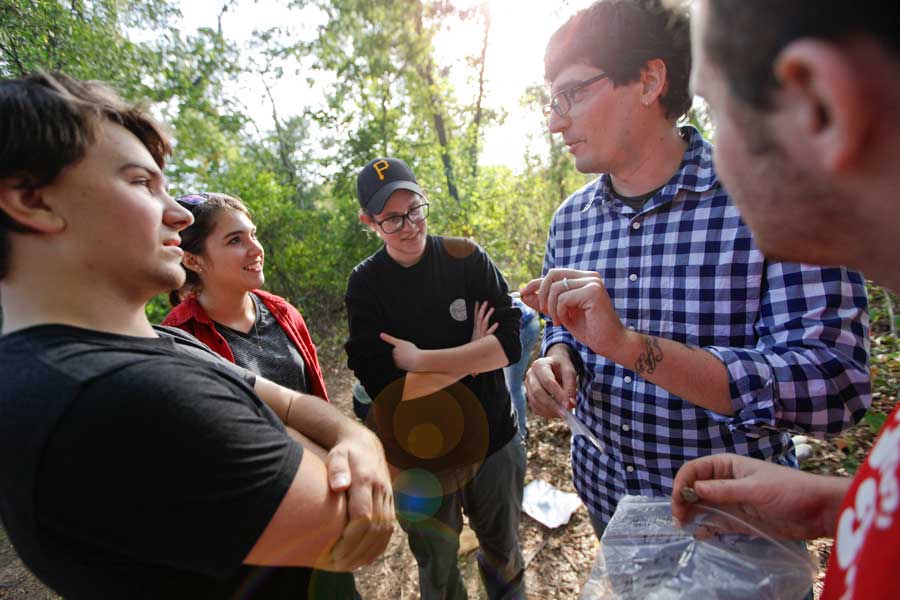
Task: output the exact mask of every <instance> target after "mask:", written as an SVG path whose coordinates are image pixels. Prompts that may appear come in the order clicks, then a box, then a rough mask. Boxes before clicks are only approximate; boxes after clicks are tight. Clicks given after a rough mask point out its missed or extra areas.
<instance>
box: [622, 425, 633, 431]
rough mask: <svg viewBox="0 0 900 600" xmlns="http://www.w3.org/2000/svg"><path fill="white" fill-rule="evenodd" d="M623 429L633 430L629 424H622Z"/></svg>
mask: <svg viewBox="0 0 900 600" xmlns="http://www.w3.org/2000/svg"><path fill="white" fill-rule="evenodd" d="M622 431H631V427H629V426H628V425H622Z"/></svg>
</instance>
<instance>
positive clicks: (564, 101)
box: [543, 73, 609, 117]
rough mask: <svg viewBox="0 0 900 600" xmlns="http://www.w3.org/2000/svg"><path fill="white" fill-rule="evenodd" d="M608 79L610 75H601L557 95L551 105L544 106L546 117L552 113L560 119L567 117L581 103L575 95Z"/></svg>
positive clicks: (551, 100)
mask: <svg viewBox="0 0 900 600" xmlns="http://www.w3.org/2000/svg"><path fill="white" fill-rule="evenodd" d="M607 77H609V73H600V74H599V75H597V76H596V77H591V78H590V79H585V80H584V81H581V82H579V83H576V84H575V85H573V86H572V87H570V88H569V89H567V90H563V91H561V92H560V93H558V94H556V95H555V96H553V97H552V98H551V99H550V104H545V105H544V109H543V113H544V116H545V117H549V116H550V113H551V112H555V113H556V114H557V115H558V116H560V117H564V116H566V115H567V114H568V112H569V111H570V110H572V105H573V104H577V103H578V102H579V101H580V98H579V99H576V98H575V94H577V93H578V92H580V91H581V90H583V89H584V88H586V87H587V86H589V85H591V84H592V83H597V82H598V81H600V80H601V79H606V78H607Z"/></svg>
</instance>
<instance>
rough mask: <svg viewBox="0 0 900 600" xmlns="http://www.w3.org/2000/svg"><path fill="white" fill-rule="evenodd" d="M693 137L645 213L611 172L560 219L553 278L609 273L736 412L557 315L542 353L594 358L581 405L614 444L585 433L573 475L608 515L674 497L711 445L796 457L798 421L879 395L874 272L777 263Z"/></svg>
mask: <svg viewBox="0 0 900 600" xmlns="http://www.w3.org/2000/svg"><path fill="white" fill-rule="evenodd" d="M682 134H683V136H684V138H685V140H686V141H687V142H688V148H687V151H686V153H685V155H684V160H683V161H682V163H681V166H680V167H679V169H678V171H677V172H676V173H675V175H674V176H673V177H672V178H671V179H670V180H669V182H668V183H667V184H666V185H665V186H664V187H663V188H662V189H660V190H659V191H658V192H657V193H656V194H655V195H654V196H653V198H651V199H650V200H648V201H647V202H646V203H645V204H644V206H643V208H642V209H641V210H640V212H635V211H634V210H632V209H631V208H629V207H628V206H626V205H625V204H624V203H622V202H621V201H620V200H619V199H617V198H616V197H615V196H614V195H613V192H612V187H611V185H610V178H609V176H608V175H602V176H601V177H600V178H598V179H597V180H595V181H593V182H591V183H590V184H588V185H586V186H585V187H584V188H582V189H581V190H579V191H577V192H576V193H575V194H573V195H572V196H571V197H569V198H568V199H567V200H566V201H565V202H564V203H563V205H562V206H561V207H560V208H559V209H558V210H557V211H556V214H555V215H554V217H553V222H552V224H551V225H550V236H549V239H548V241H547V253H546V256H545V258H544V273H546V272H547V271H548V270H549V269H551V268H554V267H564V268H572V269H582V270H587V271H596V272H598V273H599V274H600V275H601V276H602V277H603V279H604V283H605V285H606V288H607V290H608V291H609V295H610V298H611V299H612V302H613V305H614V306H615V307H616V311H617V312H618V314H619V317H620V318H621V319H622V322H623V323H624V324H625V325H626V326H627V327H629V328H633V329H635V330H636V331H639V332H641V333H645V334H649V335H653V336H659V337H662V338H666V339H670V340H675V341H678V342H682V343H685V344H688V345H690V346H694V347H700V348H703V349H704V350H706V351H708V352H711V353H713V354H714V355H715V356H717V357H718V358H719V359H720V360H721V361H722V362H723V363H724V364H725V366H726V367H727V369H728V374H729V378H730V389H731V399H732V404H733V406H734V410H735V414H734V415H733V416H723V415H720V414H717V413H713V412H712V411H709V410H706V409H703V408H699V407H697V406H695V405H693V404H691V403H689V402H686V401H684V400H682V399H681V398H679V397H677V396H674V395H672V394H670V393H669V392H667V391H666V390H664V389H662V388H660V387H657V386H656V385H654V384H652V383H650V382H648V381H645V380H644V379H642V378H641V376H640V375H638V374H636V373H635V372H634V371H633V370H631V369H629V368H627V367H626V366H622V365H619V364H616V363H614V362H612V361H609V360H607V359H605V358H603V357H602V356H598V355H596V354H594V353H593V352H592V351H591V350H590V349H589V348H588V347H587V346H586V345H584V344H582V343H579V342H577V341H576V340H575V339H574V338H573V337H572V335H571V334H570V333H569V332H568V331H566V329H565V328H563V327H561V326H554V325H552V324H548V327H547V329H546V331H545V333H544V340H543V345H542V351H543V352H546V351H547V348H548V347H549V346H551V345H553V344H558V343H564V344H567V345H569V346H570V347H571V348H573V349H574V350H575V351H576V352H577V353H578V355H579V356H580V357H581V361H582V362H583V366H584V370H583V373H582V377H581V379H580V385H579V391H578V398H577V401H578V406H577V408H576V413H577V415H578V416H579V417H580V418H581V419H582V420H583V421H584V423H585V424H586V425H587V426H588V427H589V428H590V429H591V430H592V431H593V432H594V433H595V434H596V435H597V436H598V438H599V439H600V440H601V441H602V442H603V443H604V444H605V445H606V448H607V452H606V453H605V454H604V453H601V452H599V451H598V450H596V449H595V448H594V446H592V445H591V444H590V443H589V442H587V441H586V440H585V439H584V438H583V437H581V436H578V437H575V439H574V440H573V444H572V470H573V474H574V478H575V487H576V488H577V489H578V492H579V494H580V496H581V498H582V499H583V500H584V501H585V503H586V504H587V505H588V507H589V508H590V509H591V512H593V513H595V514H597V515H599V516H601V517H602V520H603V521H608V520H609V518H610V517H611V516H612V513H613V511H614V510H615V508H616V504H617V503H618V500H619V498H621V497H622V496H623V495H625V494H641V495H656V496H659V495H669V494H671V492H672V480H673V478H674V477H675V473H676V472H677V471H678V468H679V467H680V466H681V465H682V464H683V463H684V462H686V461H688V460H691V459H693V458H696V457H698V456H703V455H707V454H714V453H718V452H726V451H727V452H735V453H738V454H743V455H746V456H753V457H756V458H761V459H767V460H771V461H775V462H778V463H781V464H786V465H792V466H796V458H795V456H794V452H793V445H792V443H791V439H790V436H789V435H788V434H787V433H785V430H790V431H795V432H804V433H808V434H814V435H820V436H822V435H826V434H836V433H838V432H840V431H841V430H843V429H845V428H847V427H848V426H850V425H852V424H853V423H855V422H856V421H858V420H859V419H861V418H862V416H863V414H864V413H865V411H866V408H867V407H868V406H869V404H870V402H871V387H870V383H869V373H868V358H869V352H868V350H869V348H868V325H869V324H868V314H867V297H866V290H865V283H864V281H863V278H862V276H861V275H860V274H858V273H856V272H853V271H848V270H846V269H839V268H819V267H810V266H806V265H798V264H791V263H783V262H775V261H769V260H766V259H765V258H764V257H763V255H762V253H761V252H760V251H759V249H758V248H757V246H756V244H755V242H754V240H753V238H752V236H751V234H750V230H749V229H748V228H747V226H746V225H745V224H744V222H743V221H742V220H741V217H740V215H739V214H738V210H737V208H735V206H734V205H733V204H732V202H731V200H730V199H729V198H728V196H727V195H726V193H725V190H724V189H723V188H722V186H721V185H720V184H719V181H718V179H717V178H716V174H715V171H714V170H713V164H712V147H711V146H710V145H709V143H708V142H706V141H705V140H704V139H703V137H702V136H701V135H700V133H699V132H698V131H697V130H696V129H694V128H692V127H686V128H684V129H683V130H682Z"/></svg>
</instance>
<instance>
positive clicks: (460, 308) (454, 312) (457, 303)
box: [450, 298, 466, 321]
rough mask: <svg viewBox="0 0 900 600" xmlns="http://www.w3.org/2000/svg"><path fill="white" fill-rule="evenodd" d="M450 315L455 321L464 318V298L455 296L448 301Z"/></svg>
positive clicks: (463, 319)
mask: <svg viewBox="0 0 900 600" xmlns="http://www.w3.org/2000/svg"><path fill="white" fill-rule="evenodd" d="M450 316H451V317H453V318H454V319H456V320H457V321H465V320H466V299H465V298H457V299H456V300H454V301H453V302H451V303H450Z"/></svg>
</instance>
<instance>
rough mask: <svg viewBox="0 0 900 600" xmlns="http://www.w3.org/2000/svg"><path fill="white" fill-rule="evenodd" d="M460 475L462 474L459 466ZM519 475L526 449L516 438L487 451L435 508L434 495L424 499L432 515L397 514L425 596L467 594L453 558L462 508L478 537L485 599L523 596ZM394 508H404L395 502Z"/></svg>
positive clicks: (430, 599) (429, 599) (455, 599)
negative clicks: (477, 467)
mask: <svg viewBox="0 0 900 600" xmlns="http://www.w3.org/2000/svg"><path fill="white" fill-rule="evenodd" d="M460 475H461V476H462V477H466V476H467V474H466V473H463V472H462V470H461V472H460ZM524 478H525V448H524V447H523V445H522V439H521V438H520V437H519V436H515V437H514V438H513V439H512V440H511V441H510V442H509V443H508V444H506V445H505V446H504V447H503V448H501V449H500V450H498V451H497V452H495V453H494V454H492V455H490V456H489V457H488V458H487V459H486V460H485V461H484V464H483V465H482V466H481V469H480V470H479V471H478V473H477V475H475V476H474V478H472V479H471V480H470V481H468V483H466V484H465V485H463V486H462V487H461V488H460V489H459V491H456V492H453V493H451V494H448V495H446V496H442V497H441V498H440V505H439V506H437V499H435V502H434V504H432V503H430V502H429V503H428V504H429V505H431V506H433V507H435V508H436V510H435V511H429V513H428V514H431V516H425V515H421V516H419V515H417V516H416V517H415V518H405V517H404V512H400V513H399V514H398V517H399V521H400V526H401V527H403V530H404V531H406V533H407V535H408V536H409V549H410V550H411V551H412V553H413V556H415V557H416V562H417V563H418V565H419V593H420V596H421V597H422V598H423V599H424V600H438V599H449V600H461V599H465V598H466V597H467V596H466V587H465V584H464V583H463V581H462V577H461V576H460V573H459V563H458V558H457V553H458V551H459V534H460V532H461V531H462V524H463V521H462V511H465V513H466V516H468V517H469V525H470V526H471V527H472V530H473V531H474V532H475V535H476V536H477V537H478V542H479V546H480V548H479V551H478V556H477V559H478V567H479V571H480V573H481V579H482V581H483V582H484V587H485V589H486V590H487V594H488V598H491V600H501V599H503V600H506V599H519V598H525V580H524V569H525V562H524V559H523V557H522V551H521V549H520V548H519V539H518V533H519V519H520V517H521V514H522V487H523V482H524ZM398 509H399V510H400V511H404V507H402V506H399V505H398ZM432 513H433V514H432ZM406 514H407V515H410V514H412V513H406Z"/></svg>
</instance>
